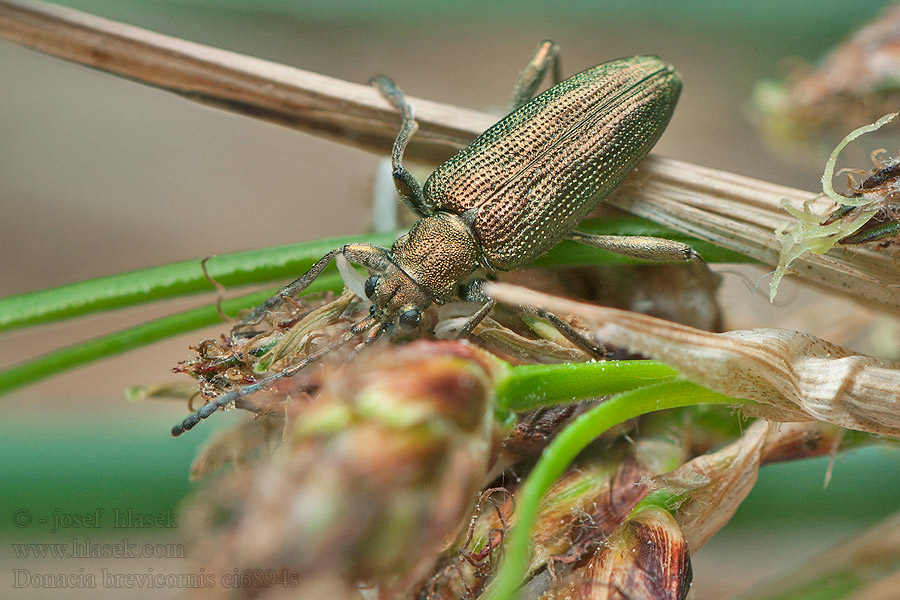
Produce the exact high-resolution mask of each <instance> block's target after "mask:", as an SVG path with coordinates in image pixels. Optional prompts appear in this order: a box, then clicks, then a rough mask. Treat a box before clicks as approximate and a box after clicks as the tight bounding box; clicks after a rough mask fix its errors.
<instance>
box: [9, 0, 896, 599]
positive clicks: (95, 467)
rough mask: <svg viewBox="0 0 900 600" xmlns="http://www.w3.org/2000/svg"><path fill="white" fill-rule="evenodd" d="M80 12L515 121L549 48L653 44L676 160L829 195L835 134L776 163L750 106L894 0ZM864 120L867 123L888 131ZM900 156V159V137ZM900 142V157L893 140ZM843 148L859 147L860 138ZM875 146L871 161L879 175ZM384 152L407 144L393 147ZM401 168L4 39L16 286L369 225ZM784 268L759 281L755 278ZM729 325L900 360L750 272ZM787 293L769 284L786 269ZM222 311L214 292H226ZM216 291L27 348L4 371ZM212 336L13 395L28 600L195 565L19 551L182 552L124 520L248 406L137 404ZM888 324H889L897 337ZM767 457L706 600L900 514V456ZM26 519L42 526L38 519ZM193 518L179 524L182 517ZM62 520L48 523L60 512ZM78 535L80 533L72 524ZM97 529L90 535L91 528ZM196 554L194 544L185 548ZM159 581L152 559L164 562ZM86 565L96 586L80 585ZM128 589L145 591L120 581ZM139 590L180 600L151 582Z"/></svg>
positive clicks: (882, 341)
mask: <svg viewBox="0 0 900 600" xmlns="http://www.w3.org/2000/svg"><path fill="white" fill-rule="evenodd" d="M60 4H65V5H67V6H71V7H73V8H78V9H80V10H84V11H86V12H89V13H92V14H95V15H101V16H104V17H107V18H109V19H113V20H119V21H122V22H125V23H129V24H132V25H137V26H140V27H145V28H147V29H151V30H154V31H158V32H162V33H166V34H170V35H174V36H178V37H182V38H185V39H189V40H193V41H196V42H201V43H205V44H210V45H213V46H217V47H221V48H226V49H229V50H233V51H236V52H242V53H246V54H249V55H252V56H257V57H260V58H265V59H268V60H272V61H277V62H281V63H285V64H289V65H293V66H297V67H300V68H303V69H307V70H311V71H315V72H319V73H323V74H327V75H330V76H333V77H337V78H341V79H346V80H349V81H355V82H365V81H367V80H368V79H369V77H371V76H372V75H374V74H379V73H384V74H387V75H390V76H391V77H393V78H394V79H395V80H396V81H397V82H398V83H399V84H400V85H401V86H402V87H403V89H404V90H405V91H406V92H407V93H409V94H410V95H413V96H420V97H424V98H430V99H434V100H441V101H445V102H449V103H453V104H458V105H461V106H465V107H471V108H477V109H481V110H488V111H494V112H496V113H497V115H498V117H499V116H500V115H501V114H502V112H503V109H504V107H505V106H506V103H507V99H508V97H509V93H510V91H511V89H512V85H513V82H514V81H515V78H516V75H517V73H518V70H519V69H520V68H521V67H522V66H524V64H525V63H526V62H527V60H528V59H529V58H530V57H531V54H532V53H533V51H534V50H535V48H536V47H537V45H538V43H539V42H540V41H541V40H544V39H552V40H554V41H556V42H558V43H559V44H560V45H561V47H562V65H563V71H564V73H565V74H566V75H570V74H572V73H575V72H577V71H580V70H582V69H585V68H587V67H590V66H593V65H595V64H598V63H601V62H604V61H607V60H611V59H614V58H618V57H622V56H628V55H633V54H647V53H652V54H658V55H659V56H661V57H663V58H664V59H665V60H666V61H668V62H670V63H672V64H674V65H676V67H677V68H678V71H679V72H680V74H681V75H682V78H683V80H684V85H685V87H684V93H683V95H682V98H681V101H680V105H679V107H678V110H677V111H676V114H675V117H674V119H673V121H672V123H671V125H670V127H669V129H668V130H667V132H666V134H665V135H664V136H663V138H662V140H661V142H660V143H659V145H658V146H657V148H656V152H657V153H659V154H661V155H665V156H670V157H674V158H679V159H682V160H687V161H692V162H696V163H699V164H702V165H706V166H710V167H715V168H719V169H724V170H728V171H732V172H736V173H740V174H744V175H749V176H753V177H757V178H760V179H764V180H767V181H771V182H775V183H780V184H785V185H790V186H793V187H798V188H802V189H807V190H810V191H811V192H815V191H818V190H819V189H820V185H821V184H820V182H819V178H820V177H821V171H822V168H823V166H824V161H825V159H826V158H827V155H828V152H829V151H830V149H831V147H832V146H833V143H832V144H825V145H823V146H822V147H821V148H812V149H809V148H808V149H805V150H803V151H802V152H801V151H798V150H792V149H787V150H786V149H784V148H782V149H780V150H779V149H776V148H773V147H772V146H771V145H770V144H769V143H768V142H766V141H765V140H764V139H763V138H762V137H761V136H760V135H759V134H758V131H757V128H755V126H754V121H755V119H756V117H754V113H753V111H752V108H751V96H752V92H753V89H754V85H755V84H756V83H757V82H758V81H760V80H761V79H764V78H780V77H783V76H784V74H785V73H786V71H787V65H789V64H790V61H791V60H792V59H795V58H802V59H805V60H807V61H814V60H815V59H816V58H817V57H820V56H821V55H823V54H824V53H825V52H826V51H827V49H828V48H830V47H831V46H833V45H835V44H837V43H838V42H839V41H840V40H841V39H842V38H843V37H845V36H846V35H847V34H849V33H850V32H851V31H852V30H853V29H854V28H855V27H857V26H859V25H860V24H862V23H863V22H865V21H867V20H869V19H871V18H873V17H874V16H875V15H876V14H877V13H878V12H879V10H881V9H882V8H883V7H884V6H886V5H887V4H888V3H887V2H885V1H884V0H858V1H852V2H851V1H847V0H821V1H819V2H815V3H812V2H805V3H799V2H782V1H779V0H754V1H752V2H749V1H746V2H730V3H720V2H705V1H702V0H682V1H680V2H665V1H652V0H609V1H606V2H594V1H588V0H557V1H556V2H552V3H551V2H538V1H536V0H534V1H519V2H497V3H492V4H488V3H485V2H476V1H474V0H456V1H455V2H453V3H440V2H431V1H423V0H418V1H413V0H408V1H392V2H368V1H365V0H345V1H343V2H335V1H330V2H325V1H303V0H281V1H275V0H82V1H76V0H72V1H68V2H61V3H60ZM863 124H865V123H859V125H863ZM887 135H888V141H887V142H885V145H886V146H887V148H888V151H889V152H890V153H891V154H894V153H896V151H897V147H898V145H900V144H898V140H900V135H898V131H897V129H896V128H895V129H892V130H889V131H888V133H887ZM890 139H893V140H894V141H893V143H892V142H891V141H890ZM835 141H836V140H835ZM873 144H874V142H872V143H866V142H863V143H862V144H857V146H861V147H862V148H861V149H860V148H857V149H855V150H852V149H851V150H852V152H856V153H857V154H856V155H853V154H852V152H851V150H848V152H851V156H855V158H856V159H857V161H856V164H857V165H860V166H864V167H867V166H868V164H869V163H868V158H867V156H868V152H869V151H871V150H872V149H874V148H877V147H878V146H877V145H873ZM388 150H389V149H388V148H385V153H387V152H388ZM378 161H379V157H377V156H375V155H372V154H368V153H366V152H363V151H360V150H357V149H353V148H348V147H344V146H341V145H339V144H336V143H333V142H330V141H325V140H321V139H317V138H314V137H311V136H309V135H306V134H303V133H298V132H296V131H293V130H289V129H285V128H280V127H278V126H275V125H270V124H267V123H262V122H259V121H256V120H252V119H249V118H245V117H240V116H236V115H233V114H230V113H226V112H223V111H218V110H215V109H211V108H206V107H203V106H199V105H197V104H194V103H191V102H189V101H187V100H184V99H182V98H179V97H176V96H174V95H171V94H167V93H165V92H161V91H158V90H155V89H151V88H149V87H145V86H142V85H140V84H137V83H133V82H130V81H125V80H122V79H118V78H116V77H113V76H110V75H107V74H104V73H100V72H96V71H92V70H90V69H87V68H84V67H80V66H76V65H73V64H69V63H66V62H64V61H61V60H58V59H55V58H51V57H48V56H44V55H42V54H39V53H37V52H34V51H31V50H27V49H24V48H21V47H18V46H15V45H13V44H10V43H7V42H3V41H0V207H2V212H0V296H5V295H9V294H16V293H21V292H27V291H32V290H38V289H42V288H46V287H51V286H56V285H60V284H65V283H70V282H74V281H78V280H82V279H86V278H92V277H97V276H102V275H108V274H113V273H117V272H120V271H125V270H131V269H136V268H141V267H149V266H153V265H158V264H163V263H168V262H173V261H180V260H187V259H197V258H202V257H204V256H209V255H212V254H222V253H227V252H233V251H238V250H246V249H252V248H258V247H262V246H268V245H275V244H286V243H291V242H298V241H306V240H312V239H318V238H323V237H330V236H335V235H343V234H352V233H354V232H361V231H365V230H366V229H367V228H368V226H369V222H370V208H369V206H370V202H371V196H372V191H371V190H372V181H373V178H374V174H375V169H376V166H377V165H378ZM763 275H764V271H762V270H756V271H751V276H750V280H751V286H752V283H755V282H756V280H757V279H758V278H760V277H762V276H763ZM725 282H726V285H725V288H726V289H725V292H724V294H725V296H724V304H725V309H726V326H727V327H728V328H732V329H733V328H743V327H756V326H762V327H790V328H797V329H803V330H806V331H809V332H812V333H814V334H816V335H820V336H822V337H825V338H827V339H829V340H830V341H833V342H836V343H839V344H845V345H848V346H850V347H853V348H854V349H858V350H860V351H866V352H872V353H876V354H879V355H882V356H886V357H888V358H896V357H897V354H898V335H897V333H898V325H897V322H896V321H895V320H892V319H889V318H887V317H884V316H879V315H873V314H871V313H869V312H867V311H864V310H862V309H859V308H858V307H854V306H853V305H851V304H850V303H849V302H846V301H837V300H834V299H829V298H826V297H823V296H822V295H819V294H812V293H808V292H807V291H804V290H800V289H799V287H798V286H797V284H796V283H793V282H790V281H788V282H786V283H785V284H784V285H783V287H782V291H781V292H780V296H779V300H780V303H779V304H778V305H777V306H771V305H769V304H768V300H767V299H766V297H765V294H764V293H761V292H754V291H753V290H752V289H751V288H748V286H747V285H745V282H744V281H743V280H742V279H740V278H738V277H736V276H733V275H728V274H726V275H725ZM763 282H764V283H763V284H762V289H764V290H766V291H767V287H768V279H767V278H765V279H763ZM206 301H208V299H206ZM199 302H201V299H198V298H193V299H188V300H182V301H175V302H166V303H161V304H159V305H154V306H152V307H144V308H139V309H131V310H128V311H124V312H114V313H106V314H101V315H94V316H90V317H87V318H83V319H79V320H76V321H73V322H71V323H63V324H54V325H49V326H43V327H39V328H31V329H25V330H21V331H17V332H12V333H5V334H3V335H2V337H0V367H5V366H9V365H12V364H14V363H17V362H20V361H21V360H24V359H26V358H29V357H32V356H35V355H37V354H39V353H42V352H45V351H48V350H50V349H53V348H56V347H59V346H61V345H66V344H69V343H73V342H75V341H79V340H82V339H85V338H88V337H93V336H96V335H100V334H103V333H108V332H111V331H114V330H117V329H120V328H123V327H126V326H129V325H133V324H135V323H138V322H142V321H144V320H147V319H150V318H153V317H157V316H162V315H164V314H168V313H170V312H174V311H176V310H179V309H181V308H187V307H191V306H195V305H196V304H198V303H199ZM226 330H227V326H224V325H223V326H221V327H217V328H213V329H210V330H207V331H202V332H197V333H193V334H189V335H186V336H183V337H181V338H175V339H172V340H169V341H167V342H165V343H160V344H156V345H154V346H151V347H148V348H143V349H139V350H135V351H132V352H129V353H127V354H124V355H122V356H119V357H117V358H114V359H110V360H106V361H103V362H101V363H98V364H94V365H91V366H88V367H85V368H82V369H80V370H78V371H76V372H72V373H68V374H64V375H60V376H57V377H55V378H52V379H51V380H49V381H45V382H42V383H40V384H37V385H33V386H31V387H29V388H27V389H23V390H19V391H16V392H14V393H11V394H9V395H8V396H6V397H3V398H2V399H0V401H2V403H3V404H2V407H3V418H2V420H0V456H2V457H3V459H2V460H0V481H2V485H3V494H2V495H0V504H2V511H0V534H2V536H3V539H4V540H8V541H7V542H4V543H3V544H2V545H0V562H2V565H0V590H3V592H2V593H3V595H4V596H5V597H16V598H20V597H21V598H27V597H35V598H55V597H60V598H63V597H65V598H80V597H85V598H87V597H98V593H99V592H103V591H104V590H103V589H102V586H101V589H98V590H77V589H63V590H46V589H44V590H41V589H37V590H36V589H33V588H29V587H20V588H16V587H14V586H15V584H16V582H15V581H14V569H25V570H30V571H32V572H66V573H69V572H72V573H75V574H78V573H84V572H95V573H100V571H101V569H102V568H104V567H107V568H109V570H110V571H117V572H129V571H132V572H146V570H147V569H148V568H151V569H155V570H156V572H158V573H179V572H183V571H185V570H186V569H188V566H187V562H186V561H185V560H184V559H180V558H178V557H177V556H174V557H171V558H168V559H167V558H162V559H155V560H154V561H148V562H146V563H144V562H138V561H134V560H127V559H125V560H119V561H118V562H117V561H116V560H114V559H103V560H94V561H93V562H91V561H78V560H73V559H65V560H61V561H57V562H51V561H50V560H49V559H34V558H27V559H26V558H23V557H21V556H16V550H15V548H13V546H12V545H11V544H12V543H13V542H42V541H45V540H51V541H63V542H66V541H70V540H71V539H73V538H78V539H79V540H83V539H84V538H86V537H89V538H92V539H94V540H96V541H97V542H104V541H110V542H112V543H117V542H121V541H122V539H123V538H129V540H130V541H132V542H140V543H144V542H147V543H151V544H171V543H177V531H176V530H177V527H174V528H173V527H159V526H151V527H147V528H126V529H114V528H111V527H110V525H112V524H113V520H112V516H111V515H112V514H113V511H114V510H115V509H119V510H120V511H128V510H131V511H132V512H133V513H134V514H147V515H160V514H169V513H167V512H166V511H174V513H177V510H178V509H177V502H178V500H179V499H180V498H181V497H182V496H183V495H184V494H186V493H187V492H188V491H189V489H190V485H189V483H188V481H187V470H188V465H189V464H190V461H191V459H192V458H193V456H194V453H195V451H196V449H197V447H198V446H199V445H200V444H201V443H202V442H203V441H204V440H205V439H206V438H207V437H208V436H209V435H210V433H211V432H212V431H214V430H215V429H216V427H221V426H222V425H225V424H228V423H230V422H231V418H232V417H234V415H223V416H219V417H217V418H216V419H214V420H213V421H214V422H215V423H211V424H210V426H204V427H202V428H199V429H198V430H197V431H196V432H194V433H192V434H190V435H187V436H184V437H182V438H179V439H177V440H174V439H172V438H170V437H169V428H170V427H171V425H172V424H173V423H175V422H176V421H177V420H178V419H180V418H182V417H183V416H184V415H185V414H186V408H185V407H184V406H182V405H180V404H178V403H155V402H153V403H150V402H148V403H143V404H132V403H128V402H126V400H125V399H124V390H125V389H126V388H127V387H128V386H131V385H134V384H149V383H156V382H165V381H177V380H178V378H177V377H176V376H174V375H172V374H171V373H170V372H169V370H170V369H171V367H172V366H174V364H175V363H176V362H177V361H179V360H182V359H184V358H187V356H188V355H189V350H188V345H189V344H191V343H194V342H196V341H198V340H200V339H204V338H206V337H213V336H216V335H218V334H219V333H221V332H224V331H226ZM873 332H874V333H873ZM828 468H829V464H828V461H827V460H815V461H808V462H805V463H799V464H790V465H782V466H775V467H767V468H766V469H765V471H764V473H763V474H762V476H761V480H760V483H759V485H758V487H757V488H756V489H755V490H754V492H753V494H752V495H751V497H750V498H749V499H748V500H747V501H746V502H745V503H744V505H743V506H742V507H741V509H740V511H739V513H738V515H737V516H736V518H735V520H734V521H733V522H732V523H731V524H730V525H729V526H728V528H726V530H724V531H723V532H722V533H721V534H720V535H719V536H718V537H716V538H714V539H713V541H712V542H710V543H709V545H708V546H707V547H706V548H704V549H703V551H702V552H700V553H699V554H698V555H697V556H696V557H695V559H694V573H695V587H694V590H695V596H694V597H695V598H696V599H698V600H701V599H710V598H727V597H729V596H732V595H734V594H736V593H738V592H740V591H743V590H746V589H748V588H749V587H750V586H752V585H753V584H754V583H756V582H760V581H764V580H765V579H766V578H768V577H771V576H773V575H775V574H777V573H779V572H780V571H782V570H785V569H790V568H791V567H792V566H794V565H797V564H800V563H802V562H803V561H805V560H806V559H808V558H809V557H810V556H811V555H812V554H814V553H815V552H818V551H819V550H821V549H823V548H825V547H826V546H828V545H830V544H831V543H834V542H836V541H838V540H840V539H842V538H844V537H846V536H848V535H850V534H852V533H853V532H855V531H858V530H860V529H862V528H864V527H865V526H866V525H869V524H871V523H874V522H876V521H877V520H879V519H880V518H881V517H883V516H884V515H885V514H888V513H890V512H893V511H896V510H897V509H898V508H900V501H898V500H900V479H898V478H897V477H896V474H897V473H898V472H900V471H898V468H900V453H898V452H896V451H893V452H892V451H889V450H887V449H879V450H869V451H865V452H857V453H853V454H849V455H842V456H840V457H838V458H837V459H836V462H835V464H834V471H833V476H832V480H831V483H830V484H829V485H828V487H827V488H824V489H823V484H824V481H825V475H826V471H827V469H828ZM97 509H103V510H104V513H103V515H104V516H102V518H101V519H100V524H101V525H102V527H100V528H99V529H92V530H90V531H88V532H86V531H85V529H84V528H83V527H81V528H78V527H72V528H69V529H66V528H65V527H63V528H60V529H58V530H57V531H55V532H54V531H52V529H53V524H54V522H55V518H56V517H55V516H54V515H61V516H62V515H69V516H70V517H72V516H74V515H83V514H88V513H94V512H95V511H96V510H97ZM22 511H26V512H27V513H28V514H30V515H31V517H32V521H30V522H27V523H26V521H24V520H22V519H24V516H23V515H25V513H23V512H22ZM174 513H172V514H174ZM41 519H44V520H45V522H44V523H41V522H40V520H41ZM64 520H65V519H63V521H64ZM86 533H88V534H89V535H86ZM175 548H176V549H177V547H175ZM148 565H150V566H148ZM80 569H84V571H80ZM105 591H106V592H108V593H110V594H111V595H115V596H117V597H118V596H119V594H120V590H105ZM130 593H131V594H132V595H133V597H134V598H158V597H167V596H172V597H175V596H177V595H178V590H173V589H154V590H133V591H132V592H130Z"/></svg>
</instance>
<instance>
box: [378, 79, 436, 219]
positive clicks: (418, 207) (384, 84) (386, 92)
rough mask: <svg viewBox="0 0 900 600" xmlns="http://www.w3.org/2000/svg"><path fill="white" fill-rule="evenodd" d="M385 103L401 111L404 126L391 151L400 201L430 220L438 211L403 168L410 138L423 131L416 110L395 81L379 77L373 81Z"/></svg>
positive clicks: (413, 178)
mask: <svg viewBox="0 0 900 600" xmlns="http://www.w3.org/2000/svg"><path fill="white" fill-rule="evenodd" d="M370 83H371V84H372V85H374V86H375V87H376V88H377V89H378V91H379V92H381V95H382V96H384V97H385V99H386V100H387V101H388V102H390V103H391V104H393V105H394V106H396V107H397V109H398V110H399V111H400V116H401V117H402V119H403V122H402V124H401V126H400V133H398V134H397V139H396V140H395V141H394V147H393V148H392V149H391V177H393V178H394V187H396V188H397V193H398V194H400V199H401V200H402V201H403V203H404V204H406V206H408V207H409V209H410V210H412V211H413V212H414V213H416V214H417V215H419V216H420V217H428V216H431V215H432V214H434V209H433V207H432V206H430V205H429V204H428V203H427V202H426V201H425V196H424V195H423V194H422V186H421V185H419V182H418V181H416V178H415V177H413V175H412V173H410V172H409V171H408V170H407V169H406V167H404V166H403V152H404V151H405V150H406V146H407V145H408V144H409V138H410V137H411V136H412V134H413V133H415V132H416V130H417V129H418V128H419V125H418V123H416V118H415V115H414V111H413V106H412V104H410V103H409V102H408V101H407V100H406V95H405V94H404V93H403V92H402V91H401V90H400V88H398V87H397V84H396V83H394V82H393V80H391V79H389V78H388V77H385V76H383V75H379V76H378V77H373V78H372V80H371V81H370Z"/></svg>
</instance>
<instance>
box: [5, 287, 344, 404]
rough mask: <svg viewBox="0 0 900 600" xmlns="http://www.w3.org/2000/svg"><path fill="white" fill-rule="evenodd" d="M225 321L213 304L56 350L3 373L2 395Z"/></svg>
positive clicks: (228, 308)
mask: <svg viewBox="0 0 900 600" xmlns="http://www.w3.org/2000/svg"><path fill="white" fill-rule="evenodd" d="M342 286H343V282H342V281H341V278H340V276H339V275H337V274H331V275H326V276H323V277H320V278H319V279H318V280H317V281H316V282H314V283H313V285H311V286H310V287H309V288H307V289H308V291H309V292H310V293H313V292H321V291H325V290H332V291H339V290H340V289H341V287H342ZM276 291H277V289H270V290H265V291H261V292H255V293H253V294H247V295H244V296H239V297H237V298H232V299H230V300H225V301H223V302H222V309H223V310H224V311H225V313H226V314H236V313H237V312H238V311H239V310H243V309H246V308H252V307H254V306H256V305H258V304H260V303H261V302H262V301H264V300H265V299H266V298H268V297H269V296H271V295H272V294H274V293H275V292H276ZM221 321H222V319H221V317H220V316H219V313H218V311H217V310H216V306H215V304H210V305H207V306H201V307H198V308H194V309H191V310H188V311H184V312H180V313H176V314H173V315H168V316H166V317H161V318H159V319H154V320H152V321H147V322H146V323H142V324H140V325H137V326H135V327H129V328H128V329H123V330H121V331H117V332H115V333H110V334H108V335H104V336H100V337H97V338H94V339H92V340H88V341H86V342H81V343H78V344H74V345H72V346H69V347H67V348H61V349H59V350H54V351H52V352H48V353H47V354H44V355H42V356H39V357H38V358H35V359H33V360H29V361H26V362H24V363H21V364H18V365H15V366H13V367H10V368H8V369H6V370H4V371H0V394H4V393H6V392H9V391H10V390H14V389H16V388H19V387H22V386H24V385H28V384H30V383H34V382H35V381H40V380H41V379H46V378H47V377H50V376H51V375H55V374H57V373H61V372H63V371H68V370H69V369H74V368H75V367H78V366H81V365H84V364H87V363H90V362H93V361H95V360H100V359H101V358H106V357H107V356H111V355H113V354H119V353H122V352H125V351H127V350H131V349H133V348H138V347H140V346H145V345H147V344H151V343H153V342H156V341H159V340H162V339H165V338H167V337H172V336H175V335H178V334H181V333H184V332H186V331H191V330H194V329H200V328H201V327H206V326H209V325H215V324H216V323H217V322H218V323H220V322H221Z"/></svg>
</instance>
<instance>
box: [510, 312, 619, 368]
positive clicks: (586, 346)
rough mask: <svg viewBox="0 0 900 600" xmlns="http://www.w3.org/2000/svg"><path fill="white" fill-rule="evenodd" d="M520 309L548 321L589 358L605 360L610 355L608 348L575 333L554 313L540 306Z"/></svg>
mask: <svg viewBox="0 0 900 600" xmlns="http://www.w3.org/2000/svg"><path fill="white" fill-rule="evenodd" d="M520 309H521V310H522V311H524V312H527V313H529V314H532V315H534V316H536V317H538V318H541V319H544V320H546V321H547V322H548V323H550V324H551V325H553V326H554V327H555V328H556V330H557V331H559V332H560V333H561V334H562V336H563V337H564V338H566V339H567V340H569V341H570V342H572V343H573V344H575V346H577V347H578V348H579V349H581V350H583V351H584V352H585V353H587V355H588V356H591V357H593V358H605V357H606V356H608V355H609V353H608V352H607V351H606V348H604V347H603V346H598V345H597V343H596V342H595V341H594V340H592V339H590V338H588V337H586V336H584V335H583V334H581V333H579V332H577V331H575V329H574V328H573V327H572V326H571V325H569V324H568V323H566V322H565V321H563V320H562V319H560V318H559V317H558V316H556V315H555V314H554V313H552V312H550V311H548V310H546V309H543V308H541V307H539V306H522V307H520Z"/></svg>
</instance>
